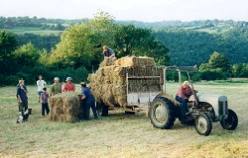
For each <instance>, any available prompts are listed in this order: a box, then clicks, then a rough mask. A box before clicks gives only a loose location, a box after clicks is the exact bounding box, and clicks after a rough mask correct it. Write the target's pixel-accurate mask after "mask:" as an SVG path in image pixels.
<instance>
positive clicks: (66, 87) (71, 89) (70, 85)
mask: <svg viewBox="0 0 248 158" xmlns="http://www.w3.org/2000/svg"><path fill="white" fill-rule="evenodd" d="M63 92H75V85H74V84H73V83H70V82H68V83H66V84H65V85H64V87H63Z"/></svg>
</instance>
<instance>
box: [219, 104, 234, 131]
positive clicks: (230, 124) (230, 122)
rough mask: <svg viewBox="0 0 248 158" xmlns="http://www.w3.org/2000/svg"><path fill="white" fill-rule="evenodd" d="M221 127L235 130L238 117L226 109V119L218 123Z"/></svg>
mask: <svg viewBox="0 0 248 158" xmlns="http://www.w3.org/2000/svg"><path fill="white" fill-rule="evenodd" d="M220 124H221V126H222V127H223V128H224V129H227V130H235V129H236V128H237V126H238V116H237V114H236V113H235V112H234V111H233V110H231V109H228V117H227V118H226V119H223V120H221V121H220Z"/></svg>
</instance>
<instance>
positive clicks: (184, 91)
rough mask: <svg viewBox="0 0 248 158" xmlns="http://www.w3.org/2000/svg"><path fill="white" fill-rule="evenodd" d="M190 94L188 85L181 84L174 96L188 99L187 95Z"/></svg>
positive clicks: (190, 90)
mask: <svg viewBox="0 0 248 158" xmlns="http://www.w3.org/2000/svg"><path fill="white" fill-rule="evenodd" d="M191 95H192V89H191V88H190V86H188V85H182V86H181V87H180V88H179V89H178V91H177V94H176V96H178V97H181V98H183V99H189V97H190V96H191Z"/></svg>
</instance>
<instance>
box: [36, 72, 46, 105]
mask: <svg viewBox="0 0 248 158" xmlns="http://www.w3.org/2000/svg"><path fill="white" fill-rule="evenodd" d="M36 84H37V92H38V96H39V102H40V95H41V93H42V92H43V88H44V87H45V86H46V81H44V80H43V79H42V76H41V75H39V77H38V80H37V81H36Z"/></svg>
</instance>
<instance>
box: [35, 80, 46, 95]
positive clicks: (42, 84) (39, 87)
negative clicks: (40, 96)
mask: <svg viewBox="0 0 248 158" xmlns="http://www.w3.org/2000/svg"><path fill="white" fill-rule="evenodd" d="M36 83H37V91H38V92H40V91H43V88H44V87H45V86H46V81H44V80H38V81H37V82H36Z"/></svg>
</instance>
